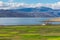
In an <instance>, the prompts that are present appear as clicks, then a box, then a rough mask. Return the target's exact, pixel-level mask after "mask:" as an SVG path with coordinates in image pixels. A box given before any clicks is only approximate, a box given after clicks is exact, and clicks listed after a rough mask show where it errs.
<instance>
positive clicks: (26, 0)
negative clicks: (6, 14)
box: [0, 0, 60, 9]
mask: <svg viewBox="0 0 60 40" xmlns="http://www.w3.org/2000/svg"><path fill="white" fill-rule="evenodd" d="M41 6H45V7H50V8H53V9H60V0H0V9H12V8H14V9H15V8H19V7H20V8H23V7H33V8H35V7H41Z"/></svg>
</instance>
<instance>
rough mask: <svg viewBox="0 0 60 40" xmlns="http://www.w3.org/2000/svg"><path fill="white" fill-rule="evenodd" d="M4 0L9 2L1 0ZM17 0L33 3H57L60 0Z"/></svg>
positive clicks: (18, 0)
mask: <svg viewBox="0 0 60 40" xmlns="http://www.w3.org/2000/svg"><path fill="white" fill-rule="evenodd" d="M1 1H4V2H7V1H9V0H1ZM14 1H15V2H20V3H28V4H33V3H44V4H45V3H56V2H59V1H60V0H14Z"/></svg>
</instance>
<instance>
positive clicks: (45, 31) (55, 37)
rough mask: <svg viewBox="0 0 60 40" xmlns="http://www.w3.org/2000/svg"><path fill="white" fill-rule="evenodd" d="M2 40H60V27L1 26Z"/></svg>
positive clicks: (0, 35)
mask: <svg viewBox="0 0 60 40" xmlns="http://www.w3.org/2000/svg"><path fill="white" fill-rule="evenodd" d="M0 40H60V25H45V26H41V25H35V26H34V25H28V26H0Z"/></svg>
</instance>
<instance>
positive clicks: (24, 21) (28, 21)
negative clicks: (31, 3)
mask: <svg viewBox="0 0 60 40" xmlns="http://www.w3.org/2000/svg"><path fill="white" fill-rule="evenodd" d="M48 19H50V18H15V17H14V18H10V17H7V18H0V25H35V24H42V22H40V21H44V20H48ZM58 24H59V23H58Z"/></svg>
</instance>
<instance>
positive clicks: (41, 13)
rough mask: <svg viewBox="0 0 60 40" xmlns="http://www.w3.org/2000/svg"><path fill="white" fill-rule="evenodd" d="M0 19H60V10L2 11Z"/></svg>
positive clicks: (41, 8) (27, 9)
mask: <svg viewBox="0 0 60 40" xmlns="http://www.w3.org/2000/svg"><path fill="white" fill-rule="evenodd" d="M0 17H60V9H52V8H49V7H36V8H18V9H8V10H3V9H0Z"/></svg>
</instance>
